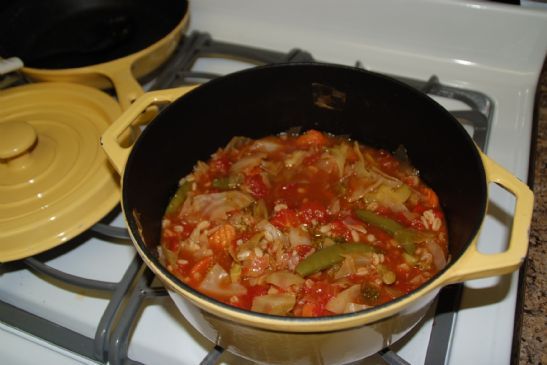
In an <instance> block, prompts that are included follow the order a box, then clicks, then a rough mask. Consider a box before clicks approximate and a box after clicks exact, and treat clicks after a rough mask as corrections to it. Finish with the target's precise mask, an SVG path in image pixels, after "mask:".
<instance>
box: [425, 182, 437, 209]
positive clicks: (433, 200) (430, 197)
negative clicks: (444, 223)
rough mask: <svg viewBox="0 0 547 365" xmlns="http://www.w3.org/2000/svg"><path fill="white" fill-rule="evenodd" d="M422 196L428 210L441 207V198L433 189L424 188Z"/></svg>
mask: <svg viewBox="0 0 547 365" xmlns="http://www.w3.org/2000/svg"><path fill="white" fill-rule="evenodd" d="M422 196H423V202H424V205H425V206H427V207H428V208H435V207H438V206H439V198H438V197H437V194H435V192H434V191H433V190H432V189H430V188H427V187H424V188H423V189H422Z"/></svg>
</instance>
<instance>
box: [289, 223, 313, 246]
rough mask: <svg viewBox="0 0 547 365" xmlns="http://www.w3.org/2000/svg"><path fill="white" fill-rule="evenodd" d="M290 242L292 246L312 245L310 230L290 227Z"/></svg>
mask: <svg viewBox="0 0 547 365" xmlns="http://www.w3.org/2000/svg"><path fill="white" fill-rule="evenodd" d="M289 242H290V244H291V247H296V246H299V245H307V246H309V245H311V239H310V235H309V234H308V232H306V231H304V230H303V229H301V228H299V227H290V228H289Z"/></svg>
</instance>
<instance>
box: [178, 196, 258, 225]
mask: <svg viewBox="0 0 547 365" xmlns="http://www.w3.org/2000/svg"><path fill="white" fill-rule="evenodd" d="M187 201H190V203H189V204H188V205H187V204H185V205H184V206H183V208H182V210H181V213H180V214H181V215H183V216H184V215H192V214H198V215H199V216H200V218H201V219H211V220H219V219H226V218H227V216H226V213H228V212H231V211H233V210H238V209H243V208H246V207H247V206H249V205H251V204H252V203H253V202H254V199H253V198H252V197H251V196H250V195H248V194H245V193H243V192H241V191H236V190H234V191H225V192H221V193H211V194H200V195H196V196H193V197H190V198H189V199H187Z"/></svg>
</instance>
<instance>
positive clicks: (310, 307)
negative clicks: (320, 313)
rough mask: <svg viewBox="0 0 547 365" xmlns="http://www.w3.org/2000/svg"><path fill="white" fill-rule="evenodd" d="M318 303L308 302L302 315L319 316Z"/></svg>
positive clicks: (303, 308)
mask: <svg viewBox="0 0 547 365" xmlns="http://www.w3.org/2000/svg"><path fill="white" fill-rule="evenodd" d="M316 312H317V309H316V305H315V304H313V303H306V304H304V306H303V307H302V317H317V313H316Z"/></svg>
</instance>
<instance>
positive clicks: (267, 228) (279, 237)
mask: <svg viewBox="0 0 547 365" xmlns="http://www.w3.org/2000/svg"><path fill="white" fill-rule="evenodd" d="M255 227H256V228H257V229H260V230H262V231H264V233H265V236H266V239H267V240H268V241H281V242H282V243H283V244H285V243H287V237H286V236H285V235H284V234H283V232H281V231H280V230H279V229H277V228H276V227H275V226H274V225H273V224H271V223H270V222H268V221H267V220H263V221H260V222H258V223H257V225H256V226H255Z"/></svg>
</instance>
